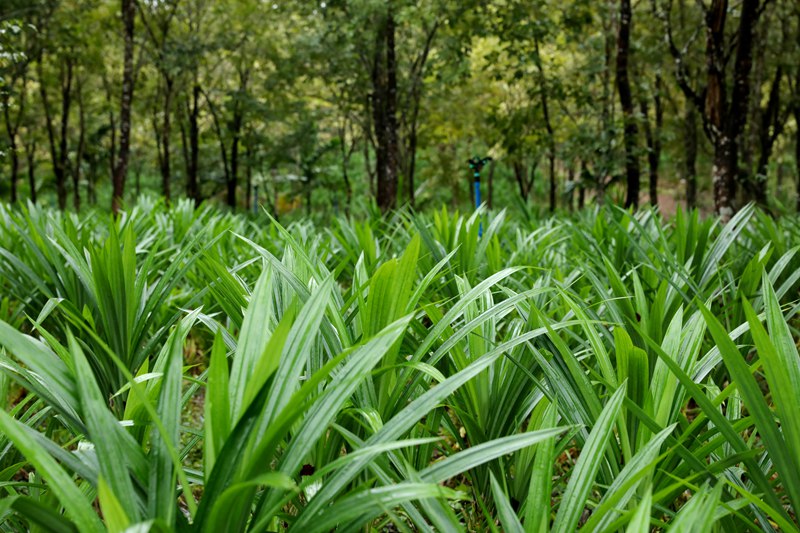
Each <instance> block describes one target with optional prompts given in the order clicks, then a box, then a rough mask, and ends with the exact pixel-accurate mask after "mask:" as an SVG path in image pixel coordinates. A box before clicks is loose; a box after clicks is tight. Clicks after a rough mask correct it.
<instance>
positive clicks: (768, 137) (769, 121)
mask: <svg viewBox="0 0 800 533" xmlns="http://www.w3.org/2000/svg"><path fill="white" fill-rule="evenodd" d="M782 79H783V67H782V66H779V67H778V68H777V70H776V71H775V77H774V78H773V80H772V86H771V88H770V91H769V99H768V100H767V107H766V109H765V110H763V112H761V113H759V115H760V117H759V118H760V122H759V124H758V147H759V152H758V165H757V166H756V175H755V176H754V178H753V180H752V181H753V189H754V190H753V193H754V194H753V197H754V199H755V201H756V202H757V203H758V204H759V205H762V206H766V205H767V175H768V166H769V159H770V157H771V156H772V149H773V147H774V146H775V141H776V140H777V139H778V136H779V135H780V134H781V132H782V131H783V125H784V123H785V121H784V120H783V119H782V117H781V116H780V115H781V113H780V99H781V80H782ZM759 106H760V103H759Z"/></svg>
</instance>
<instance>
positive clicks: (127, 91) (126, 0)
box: [111, 0, 136, 214]
mask: <svg viewBox="0 0 800 533" xmlns="http://www.w3.org/2000/svg"><path fill="white" fill-rule="evenodd" d="M121 8H122V9H121V11H122V26H123V38H124V52H123V68H122V95H121V99H120V113H119V153H118V157H117V162H116V165H115V167H114V175H113V177H112V181H113V192H112V195H111V211H112V212H113V213H114V214H117V213H118V212H119V209H120V207H121V206H122V200H123V196H124V195H125V178H126V177H127V174H128V160H129V157H130V141H131V111H132V107H133V89H134V87H133V85H134V68H133V36H134V23H135V18H136V2H135V0H121Z"/></svg>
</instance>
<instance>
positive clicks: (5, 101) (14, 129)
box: [0, 77, 27, 204]
mask: <svg viewBox="0 0 800 533" xmlns="http://www.w3.org/2000/svg"><path fill="white" fill-rule="evenodd" d="M14 83H15V80H13V79H12V80H11V83H9V84H8V85H7V90H5V91H3V98H2V101H0V106H2V107H3V116H4V118H5V123H6V133H7V134H8V149H9V151H10V152H11V154H10V155H11V175H10V178H11V203H12V204H13V203H16V202H17V181H18V179H19V146H18V144H17V133H18V132H19V128H20V125H21V124H22V119H23V117H24V115H25V92H26V88H27V79H26V78H25V77H23V78H22V88H21V90H20V91H19V95H18V98H17V103H18V107H19V109H18V110H17V116H16V117H15V118H13V119H12V118H11V102H10V100H11V94H10V91H11V88H12V87H13V85H14Z"/></svg>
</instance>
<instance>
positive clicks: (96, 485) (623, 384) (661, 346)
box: [0, 202, 800, 533]
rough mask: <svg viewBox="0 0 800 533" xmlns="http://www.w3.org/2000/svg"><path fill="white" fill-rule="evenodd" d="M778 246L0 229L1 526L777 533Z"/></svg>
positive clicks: (386, 224) (436, 223)
mask: <svg viewBox="0 0 800 533" xmlns="http://www.w3.org/2000/svg"><path fill="white" fill-rule="evenodd" d="M481 219H482V220H483V236H482V237H479V236H478V228H479V224H480V223H481ZM798 245H800V224H798V219H797V218H789V217H787V218H782V219H778V220H773V219H771V218H769V217H768V216H766V215H764V214H763V213H760V212H758V211H757V210H755V209H753V208H752V207H748V208H745V209H743V210H742V211H741V212H740V213H739V214H738V215H737V216H736V217H735V218H734V219H733V220H732V221H731V222H729V223H728V224H727V225H725V226H720V225H719V224H718V223H717V222H716V221H715V220H713V219H709V220H703V219H701V218H700V217H699V216H698V215H697V213H678V214H677V215H676V216H675V217H674V218H673V219H671V220H662V219H661V218H660V217H659V216H658V215H656V214H655V213H653V212H650V211H642V212H640V213H637V214H635V215H633V214H631V213H629V212H626V211H623V210H620V209H615V208H606V209H602V210H593V211H586V212H583V213H580V214H577V215H575V216H572V217H564V216H559V217H554V218H549V219H542V220H534V219H529V218H515V217H513V216H511V215H509V214H506V213H493V214H491V215H490V214H487V213H481V217H478V216H476V215H471V216H464V215H460V214H458V213H447V212H445V211H441V212H435V213H432V214H430V215H420V214H411V213H408V212H403V211H401V212H398V213H397V214H395V215H394V216H393V217H392V218H391V219H388V220H381V219H377V218H375V219H366V220H347V219H343V218H342V219H338V220H336V221H334V223H333V224H331V225H329V226H328V227H318V226H314V225H312V224H311V223H304V222H300V223H293V224H291V225H289V226H287V227H282V226H281V225H279V224H278V223H277V222H275V221H271V220H270V219H269V218H268V217H267V216H266V215H263V216H260V217H256V218H253V217H250V216H237V215H232V214H225V213H220V212H217V211H215V210H214V209H212V208H210V207H204V208H201V209H200V210H197V211H195V210H194V209H193V208H192V207H191V205H190V204H188V203H178V204H177V205H175V206H173V207H172V208H171V209H166V208H164V206H162V205H160V204H152V203H148V202H144V203H142V204H140V205H138V206H136V207H134V208H133V209H132V210H131V211H130V212H128V213H126V214H125V215H124V216H122V217H120V218H119V219H117V220H111V219H108V218H105V217H104V216H102V215H99V214H91V215H87V216H85V217H82V218H80V217H76V216H74V215H64V214H60V213H55V212H50V211H46V210H40V209H37V208H34V207H31V206H29V207H28V208H26V209H18V210H12V209H10V208H7V207H0V290H1V291H2V303H1V304H0V313H1V314H0V319H2V321H0V345H1V346H2V348H1V349H0V370H2V374H0V407H2V410H0V494H2V499H0V530H2V531H22V530H37V529H38V530H46V531H75V530H79V531H104V530H109V531H128V530H131V531H134V530H135V531H140V530H141V531H173V530H176V531H178V530H179V531H303V532H304V533H308V532H317V531H320V532H322V531H330V530H332V529H337V530H341V531H353V530H376V531H378V530H390V531H393V530H397V531H416V530H422V531H433V530H437V531H462V530H470V531H542V530H552V531H559V532H561V531H564V532H566V531H574V530H576V529H578V528H581V529H582V530H585V531H649V530H653V529H671V530H675V531H683V530H688V529H692V530H697V531H709V530H713V531H740V530H753V529H757V530H763V531H797V530H798V519H797V509H799V508H800V418H798V414H797V413H798V412H800V360H799V359H798V352H797V339H798V330H797V325H798V309H800V306H799V305H798V297H797V294H798V292H797V289H798V286H800V268H798V267H800V257H798V253H797V252H798Z"/></svg>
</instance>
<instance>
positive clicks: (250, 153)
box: [0, 0, 800, 218]
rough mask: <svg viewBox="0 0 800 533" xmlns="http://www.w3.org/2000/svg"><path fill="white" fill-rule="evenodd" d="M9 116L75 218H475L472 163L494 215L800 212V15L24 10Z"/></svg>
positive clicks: (385, 6) (0, 83)
mask: <svg viewBox="0 0 800 533" xmlns="http://www.w3.org/2000/svg"><path fill="white" fill-rule="evenodd" d="M0 111H2V115H3V116H2V119H1V120H2V124H3V127H2V134H1V135H0V151H2V156H0V157H1V159H0V165H2V166H0V168H2V170H1V171H0V197H1V198H2V199H3V200H8V201H11V202H17V201H20V200H24V199H30V200H31V201H33V202H37V201H48V202H53V203H55V204H57V205H58V207H60V208H61V209H66V208H68V207H70V206H72V208H74V209H76V210H77V209H80V207H81V205H83V204H84V203H89V204H95V203H98V202H101V203H103V205H111V206H112V208H113V209H114V210H116V209H118V208H119V207H120V205H122V204H123V203H124V201H125V200H126V199H127V200H131V199H132V198H133V197H135V195H138V194H140V193H141V192H143V191H148V190H157V191H159V192H160V194H162V195H163V196H164V197H165V198H166V200H167V201H169V200H170V199H172V198H174V197H176V196H186V197H189V198H191V199H193V200H194V201H195V202H198V203H199V202H200V201H203V200H206V199H210V198H217V199H218V201H220V202H224V203H226V204H227V205H229V206H231V207H234V208H237V207H238V208H250V207H251V203H252V201H253V199H254V197H255V194H256V192H257V193H258V201H259V202H261V203H265V204H267V206H268V208H269V209H271V210H272V211H273V212H276V213H281V212H283V211H286V210H289V209H292V208H297V207H299V206H301V205H302V206H303V207H304V208H305V210H306V211H305V212H308V213H312V212H313V211H314V208H315V207H325V208H330V207H333V208H335V209H342V210H345V211H349V210H351V209H358V208H364V207H365V206H366V205H368V204H369V203H370V202H372V201H373V200H374V201H375V202H376V204H377V205H378V207H380V208H381V209H382V210H388V209H391V208H393V207H396V206H398V205H401V204H410V205H412V206H415V207H418V208H424V207H425V206H428V205H431V206H438V205H439V204H441V203H443V202H444V203H447V204H449V205H451V206H453V207H459V206H466V205H468V204H467V202H468V201H470V195H471V194H472V192H471V191H472V189H471V188H470V187H469V180H470V175H469V173H468V171H467V170H468V169H467V166H466V159H467V158H468V157H470V156H472V155H473V154H481V155H484V154H489V155H491V156H493V157H494V159H495V163H494V164H493V165H492V166H491V167H490V168H489V169H488V170H487V171H486V172H485V174H486V178H485V180H486V194H487V197H486V199H487V201H488V203H489V205H490V206H494V207H500V206H502V205H507V204H510V203H515V202H522V203H524V204H528V205H535V206H538V207H539V208H542V209H550V210H555V209H557V208H563V209H575V208H580V207H582V206H583V205H585V204H586V203H588V202H604V201H616V202H619V203H624V204H625V205H627V206H637V205H639V203H640V202H650V203H652V204H658V203H662V204H665V203H669V204H674V203H684V202H685V204H686V205H688V206H690V207H693V206H700V207H704V208H706V209H707V210H708V211H711V210H713V211H715V212H716V213H718V214H720V215H722V216H723V217H724V218H727V217H730V216H731V215H732V214H733V213H734V212H735V210H736V209H737V207H738V206H741V205H743V204H744V203H745V202H748V201H756V202H758V203H760V204H762V205H764V206H772V207H773V208H785V207H789V208H797V209H800V177H799V176H800V128H798V124H800V4H798V3H797V2H795V1H793V0H738V1H728V0H698V1H688V0H640V1H638V2H633V3H632V2H631V1H630V0H607V1H601V2H594V1H589V0H573V1H567V2H563V1H562V2H555V1H550V0H547V1H543V2H529V1H526V0H495V1H481V2H476V1H472V0H469V1H455V0H430V1H428V2H424V3H420V2H412V1H406V0H330V1H327V2H302V1H278V0H275V1H264V0H231V1H222V0H116V1H110V0H5V1H4V2H3V3H2V6H0ZM106 202H107V203H106ZM665 207H666V206H665Z"/></svg>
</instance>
